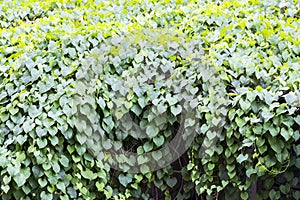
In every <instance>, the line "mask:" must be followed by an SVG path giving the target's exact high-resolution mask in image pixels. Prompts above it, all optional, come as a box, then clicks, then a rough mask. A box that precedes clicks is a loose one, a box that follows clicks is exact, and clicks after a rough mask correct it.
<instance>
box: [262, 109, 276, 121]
mask: <svg viewBox="0 0 300 200" xmlns="http://www.w3.org/2000/svg"><path fill="white" fill-rule="evenodd" d="M274 115H275V114H274V113H271V112H270V111H269V110H267V109H263V112H262V113H261V116H262V117H263V118H264V119H265V121H266V122H267V121H269V119H271V118H272V117H274Z"/></svg>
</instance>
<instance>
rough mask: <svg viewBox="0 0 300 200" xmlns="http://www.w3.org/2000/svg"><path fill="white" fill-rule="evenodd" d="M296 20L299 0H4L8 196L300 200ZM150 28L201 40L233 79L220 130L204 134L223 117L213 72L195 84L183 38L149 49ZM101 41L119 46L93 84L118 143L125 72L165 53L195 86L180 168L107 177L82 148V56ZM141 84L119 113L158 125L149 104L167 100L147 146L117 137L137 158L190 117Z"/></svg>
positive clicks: (0, 81)
mask: <svg viewBox="0 0 300 200" xmlns="http://www.w3.org/2000/svg"><path fill="white" fill-rule="evenodd" d="M299 16H300V10H299V2H298V0H287V1H275V0H274V1H273V0H270V1H268V0H265V1H259V0H248V1H241V2H239V1H222V2H221V1H220V2H210V1H185V0H174V1H173V0H164V1H156V0H149V1H140V0H131V1H125V0H124V1H121V0H118V1H106V0H98V1H89V0H85V1H82V0H77V1H71V0H68V1H67V0H66V1H63V0H59V1H57V0H47V1H45V2H42V1H34V0H22V1H21V0H13V1H11V0H4V1H2V2H1V5H0V198H1V199H13V198H15V199H150V198H153V199H163V198H166V199H171V198H173V199H174V198H175V197H176V198H177V199H197V198H198V199H202V198H203V199H213V198H219V199H224V198H225V199H228V198H230V199H248V198H250V197H252V198H255V199H268V198H270V199H282V198H286V199H300V190H299V186H300V183H299V181H300V180H299V178H298V177H299V174H300V172H299V169H300V157H299V155H300V144H299V142H298V140H299V137H300V133H299V130H300V115H299V114H300V90H299V87H300V64H299V63H300V57H299V54H300V29H299V27H300V19H299ZM147 30H148V32H149V30H150V32H151V31H152V32H158V33H160V32H159V31H158V30H163V31H165V32H164V33H168V31H169V33H170V35H173V36H174V35H176V34H178V35H184V40H186V39H187V40H188V39H190V40H193V39H194V40H195V41H199V43H198V45H199V46H200V47H201V48H203V50H204V52H205V56H204V57H201V58H203V59H204V58H205V59H206V62H208V63H210V65H211V66H213V67H214V68H215V69H216V73H217V75H218V77H219V78H220V79H221V80H220V82H222V83H225V84H226V87H225V88H224V89H226V95H225V97H224V98H226V99H228V103H226V107H227V108H228V114H227V115H226V117H225V119H224V123H225V125H224V128H223V130H222V132H221V135H220V136H217V135H215V134H211V132H207V130H208V129H209V127H211V126H213V124H215V121H214V118H213V117H212V115H214V113H213V111H212V110H209V109H208V110H207V109H205V108H206V107H209V106H207V105H209V103H210V102H213V101H214V99H215V98H214V95H213V94H209V92H208V89H207V86H206V82H205V81H204V77H198V76H197V75H196V76H195V77H194V79H193V76H192V75H193V73H194V72H195V71H193V70H192V68H191V65H190V64H186V57H185V56H184V53H181V54H180V51H179V54H178V55H177V54H176V53H175V54H173V53H174V52H176V51H175V50H176V48H177V47H178V46H180V44H181V43H180V41H181V40H180V39H178V38H177V39H176V41H177V42H178V43H177V44H175V46H174V40H175V39H174V38H172V37H171V36H170V35H168V34H166V37H158V38H159V39H157V41H154V43H155V44H157V45H158V46H159V45H162V47H160V48H157V49H155V48H152V49H151V47H153V44H151V45H149V44H144V45H141V44H140V42H141V41H145V40H147V39H149V37H148V36H147V34H145V33H147ZM126 33H128V34H129V33H133V35H134V38H135V39H133V41H132V44H131V45H129V46H126V45H125V46H122V45H119V44H118V43H115V42H114V40H115V39H116V38H114V37H116V36H124V34H126ZM143 33H144V34H143ZM124 37H125V38H126V37H127V35H125V36H124ZM174 37H175V38H176V37H177V36H174ZM112 38H114V39H112ZM150 39H151V37H150ZM151 40H155V39H151ZM150 42H151V41H150ZM147 45H148V46H147ZM170 45H171V46H170ZM172 45H173V46H172ZM177 45H178V46H177ZM103 46H104V47H105V46H108V47H109V48H104V49H105V54H107V55H108V56H107V57H106V58H105V57H104V58H103V59H104V61H105V62H103V61H102V64H103V65H104V66H103V67H104V69H105V73H102V74H101V75H103V76H102V79H101V77H99V82H98V85H97V84H96V85H94V86H95V87H94V89H95V90H96V91H95V93H96V95H95V98H97V99H96V100H97V101H96V102H97V111H99V112H98V114H99V119H100V120H101V125H102V128H103V131H105V132H106V133H109V134H110V136H112V137H118V134H117V132H114V130H116V129H115V126H116V124H117V120H114V119H113V118H112V117H110V116H111V115H112V114H115V115H118V114H119V115H123V114H124V113H121V114H120V112H116V111H115V110H114V109H112V108H113V103H117V102H115V100H116V99H115V98H114V97H115V92H116V91H119V92H121V90H122V89H124V90H126V87H125V86H126V84H123V85H122V81H121V82H120V79H122V78H124V75H125V76H126V73H124V71H129V72H130V73H133V74H134V73H138V72H137V71H135V70H137V69H142V68H143V67H145V66H148V67H149V64H150V63H151V64H153V65H154V66H155V63H154V61H153V60H155V58H156V57H157V58H158V61H157V62H158V64H157V65H160V66H162V67H163V68H166V69H168V70H169V69H174V70H173V72H174V73H175V71H176V70H177V71H179V72H180V73H182V74H183V78H184V79H186V80H189V81H191V82H192V86H193V87H191V88H188V89H189V90H190V92H191V93H192V94H193V95H196V96H197V97H198V98H196V99H197V100H198V101H199V102H198V104H196V106H197V107H196V110H197V117H196V119H197V120H198V121H197V123H199V124H200V127H201V128H200V129H199V130H197V136H196V138H195V140H194V141H193V143H192V144H191V147H190V148H189V149H188V151H187V152H186V154H184V155H183V156H182V157H181V158H180V159H179V160H178V161H177V162H174V163H173V164H172V165H169V166H166V167H164V168H162V169H159V170H157V171H155V172H148V171H147V170H144V173H142V172H141V173H127V172H123V171H121V170H120V171H118V170H114V169H111V168H110V166H109V165H108V164H107V163H106V162H105V160H103V159H97V158H96V157H95V156H94V155H93V153H91V151H88V150H87V147H86V146H85V145H83V143H84V142H85V140H86V136H84V135H82V134H79V131H78V125H79V126H80V125H82V124H78V123H74V117H75V115H74V114H75V112H74V108H73V107H72V103H73V102H74V101H73V100H74V96H76V94H77V92H78V77H80V72H81V71H82V70H84V69H85V68H84V67H86V65H85V64H84V62H85V61H86V60H87V58H91V56H93V55H92V54H95V52H96V53H97V51H98V53H99V49H101V47H103ZM125 47H126V48H125ZM127 47H130V49H127ZM170 47H171V48H170ZM122 52H123V53H122ZM124 52H125V53H124ZM100 53H101V54H103V53H104V52H101V51H100ZM199 55H200V54H199ZM105 59H106V60H105ZM142 63H143V64H142ZM106 64H107V65H106ZM163 70H164V69H163ZM129 72H128V73H129ZM196 72H197V71H196ZM144 75H145V76H146V75H147V73H145V74H144ZM133 76H134V75H133ZM181 78H182V77H181ZM115 80H119V82H117V83H118V84H117V83H115V82H113V81H115ZM96 83H97V82H96ZM114 84H117V85H114ZM142 85H147V84H142ZM148 85H151V84H148ZM122 86H123V87H122ZM142 90H143V92H144V93H143V92H141V91H138V92H136V91H133V92H132V91H131V93H130V91H127V92H128V93H130V94H131V95H129V96H130V97H128V99H127V100H128V101H126V102H123V104H124V107H123V110H122V109H121V112H125V111H124V109H127V110H131V112H132V114H133V115H136V117H141V118H142V119H143V120H144V121H147V120H155V118H157V117H158V116H157V115H156V114H157V110H156V111H155V110H154V111H153V110H151V104H156V103H157V102H156V103H155V99H158V96H159V95H160V97H161V99H162V101H165V102H168V104H164V105H163V108H162V110H163V111H162V112H166V113H167V116H168V118H167V119H168V121H166V122H164V123H165V124H163V125H162V126H163V130H164V131H162V132H161V133H159V134H158V131H157V130H156V129H155V128H153V127H151V128H149V129H148V130H149V131H147V132H146V133H147V134H149V135H151V137H150V139H149V140H148V141H144V140H143V141H136V140H134V141H133V140H132V139H130V137H129V136H128V134H127V135H125V136H124V135H123V136H119V138H121V139H124V142H125V143H126V145H127V147H128V148H130V147H131V146H137V145H138V146H139V148H137V149H136V151H137V152H138V153H144V152H150V151H152V150H154V149H157V148H160V147H162V146H163V145H165V144H166V143H167V142H168V141H169V140H170V139H171V138H172V130H173V129H176V126H177V125H176V123H177V124H178V123H180V115H179V114H180V112H181V111H182V109H183V108H182V107H181V106H180V105H178V104H176V103H177V102H174V101H172V96H170V95H168V94H167V92H166V91H165V88H164V87H163V86H162V85H159V84H157V85H156V89H153V88H151V87H148V88H147V87H146V88H142ZM157 92H158V93H159V94H157ZM155 95H157V96H155ZM186 95H188V94H186ZM159 111H161V110H159ZM86 114H87V115H89V113H86ZM160 114H162V113H160ZM120 118H121V117H120ZM115 119H118V117H117V118H115ZM143 120H141V121H140V123H141V124H143V123H144V121H143ZM145 123H146V122H145ZM76 125H77V126H76ZM79 129H86V127H79ZM216 137H217V141H216V143H215V144H214V148H209V149H208V151H206V154H205V155H204V156H203V155H202V154H199V152H200V150H201V147H202V144H203V141H205V138H209V139H214V138H216ZM132 141H133V142H132ZM156 156H158V157H161V156H162V155H155V156H154V158H157V157H156ZM251 195H255V196H251Z"/></svg>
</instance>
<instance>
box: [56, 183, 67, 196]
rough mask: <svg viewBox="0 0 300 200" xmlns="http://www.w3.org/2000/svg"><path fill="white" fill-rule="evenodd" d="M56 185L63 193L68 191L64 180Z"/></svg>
mask: <svg viewBox="0 0 300 200" xmlns="http://www.w3.org/2000/svg"><path fill="white" fill-rule="evenodd" d="M56 187H57V189H59V190H61V191H62V192H63V193H66V186H65V183H64V182H58V183H57V185H56Z"/></svg>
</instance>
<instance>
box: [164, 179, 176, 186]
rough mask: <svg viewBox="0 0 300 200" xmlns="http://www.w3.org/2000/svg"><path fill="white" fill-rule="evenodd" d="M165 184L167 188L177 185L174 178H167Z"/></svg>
mask: <svg viewBox="0 0 300 200" xmlns="http://www.w3.org/2000/svg"><path fill="white" fill-rule="evenodd" d="M166 182H167V184H168V186H170V187H171V188H174V186H175V185H176V183H177V179H176V178H175V177H173V178H168V179H167V181H166Z"/></svg>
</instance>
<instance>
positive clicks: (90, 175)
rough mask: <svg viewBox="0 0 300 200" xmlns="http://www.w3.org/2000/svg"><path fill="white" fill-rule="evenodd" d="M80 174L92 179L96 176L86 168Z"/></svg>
mask: <svg viewBox="0 0 300 200" xmlns="http://www.w3.org/2000/svg"><path fill="white" fill-rule="evenodd" d="M81 175H82V176H83V177H84V178H86V179H89V180H94V179H96V178H97V174H95V173H93V172H92V171H91V170H86V171H83V172H82V173H81Z"/></svg>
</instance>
